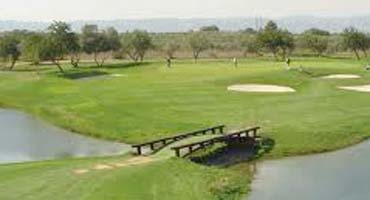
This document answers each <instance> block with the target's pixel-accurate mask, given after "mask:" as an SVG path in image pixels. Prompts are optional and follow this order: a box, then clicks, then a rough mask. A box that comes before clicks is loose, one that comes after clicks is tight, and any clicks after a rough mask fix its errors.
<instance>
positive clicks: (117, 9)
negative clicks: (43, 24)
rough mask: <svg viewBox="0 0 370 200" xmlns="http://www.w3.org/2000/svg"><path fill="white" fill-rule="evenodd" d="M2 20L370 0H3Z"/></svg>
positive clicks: (314, 7)
mask: <svg viewBox="0 0 370 200" xmlns="http://www.w3.org/2000/svg"><path fill="white" fill-rule="evenodd" d="M0 2H1V7H0V20H24V21H52V20H65V21H71V20H112V19H148V18H230V17H255V16H261V17H268V18H278V17H284V16H297V15H314V16H351V15H364V14H370V9H369V8H370V0H0Z"/></svg>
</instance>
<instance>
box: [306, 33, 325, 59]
mask: <svg viewBox="0 0 370 200" xmlns="http://www.w3.org/2000/svg"><path fill="white" fill-rule="evenodd" d="M302 41H303V46H304V47H307V48H309V49H311V50H312V51H313V52H315V53H316V54H317V56H319V57H320V56H322V55H323V53H324V52H325V51H326V50H327V49H328V47H329V36H327V35H323V34H320V35H319V34H314V32H311V31H310V32H305V33H304V34H303V35H302Z"/></svg>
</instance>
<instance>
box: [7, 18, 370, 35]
mask: <svg viewBox="0 0 370 200" xmlns="http://www.w3.org/2000/svg"><path fill="white" fill-rule="evenodd" d="M267 20H268V19H261V20H260V21H262V22H263V23H265V22H266V21H267ZM275 21H276V22H277V23H278V24H279V25H280V26H281V27H283V28H287V29H288V30H290V31H292V32H295V33H299V32H302V31H304V30H306V29H309V28H313V27H316V28H321V29H325V30H328V31H330V32H340V31H342V30H343V29H344V28H346V27H349V26H354V27H356V28H358V29H360V30H361V31H365V32H370V15H367V16H356V17H312V16H295V17H285V18H280V19H276V20H275ZM70 23H71V24H72V27H73V29H74V30H76V31H79V30H80V29H81V27H82V26H83V25H84V24H98V25H99V26H100V27H103V28H104V27H111V26H113V27H115V28H116V29H117V30H118V31H120V32H126V31H128V30H133V29H146V30H148V31H150V32H184V31H189V30H192V29H197V28H199V27H201V26H206V25H217V26H218V27H220V28H221V29H222V30H225V31H236V30H241V29H245V28H248V27H252V28H255V27H256V19H254V18H226V19H216V18H215V19H195V18H194V19H175V18H169V19H140V20H139V19H137V20H135V19H130V20H109V21H99V20H96V21H72V22H70ZM48 25H49V23H47V22H27V21H14V20H6V21H1V20H0V31H9V30H14V29H27V30H45V29H46V27H47V26H48Z"/></svg>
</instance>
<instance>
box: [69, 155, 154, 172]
mask: <svg viewBox="0 0 370 200" xmlns="http://www.w3.org/2000/svg"><path fill="white" fill-rule="evenodd" d="M153 161H155V159H153V158H150V157H145V156H140V157H134V158H130V159H128V160H124V161H122V162H115V163H110V164H102V163H98V164H96V165H94V166H93V167H92V168H91V169H92V170H99V171H100V170H113V169H116V168H123V167H129V166H135V165H143V164H146V163H150V162H153ZM72 172H73V173H74V174H76V175H82V174H86V173H88V172H90V169H75V170H73V171H72Z"/></svg>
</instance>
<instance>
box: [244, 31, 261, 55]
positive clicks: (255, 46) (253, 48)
mask: <svg viewBox="0 0 370 200" xmlns="http://www.w3.org/2000/svg"><path fill="white" fill-rule="evenodd" d="M240 46H241V48H242V50H243V53H244V57H246V56H247V54H248V53H252V54H260V53H259V51H260V49H261V44H260V43H259V42H258V40H257V37H256V36H254V35H246V36H244V37H243V38H242V39H241V41H240Z"/></svg>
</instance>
